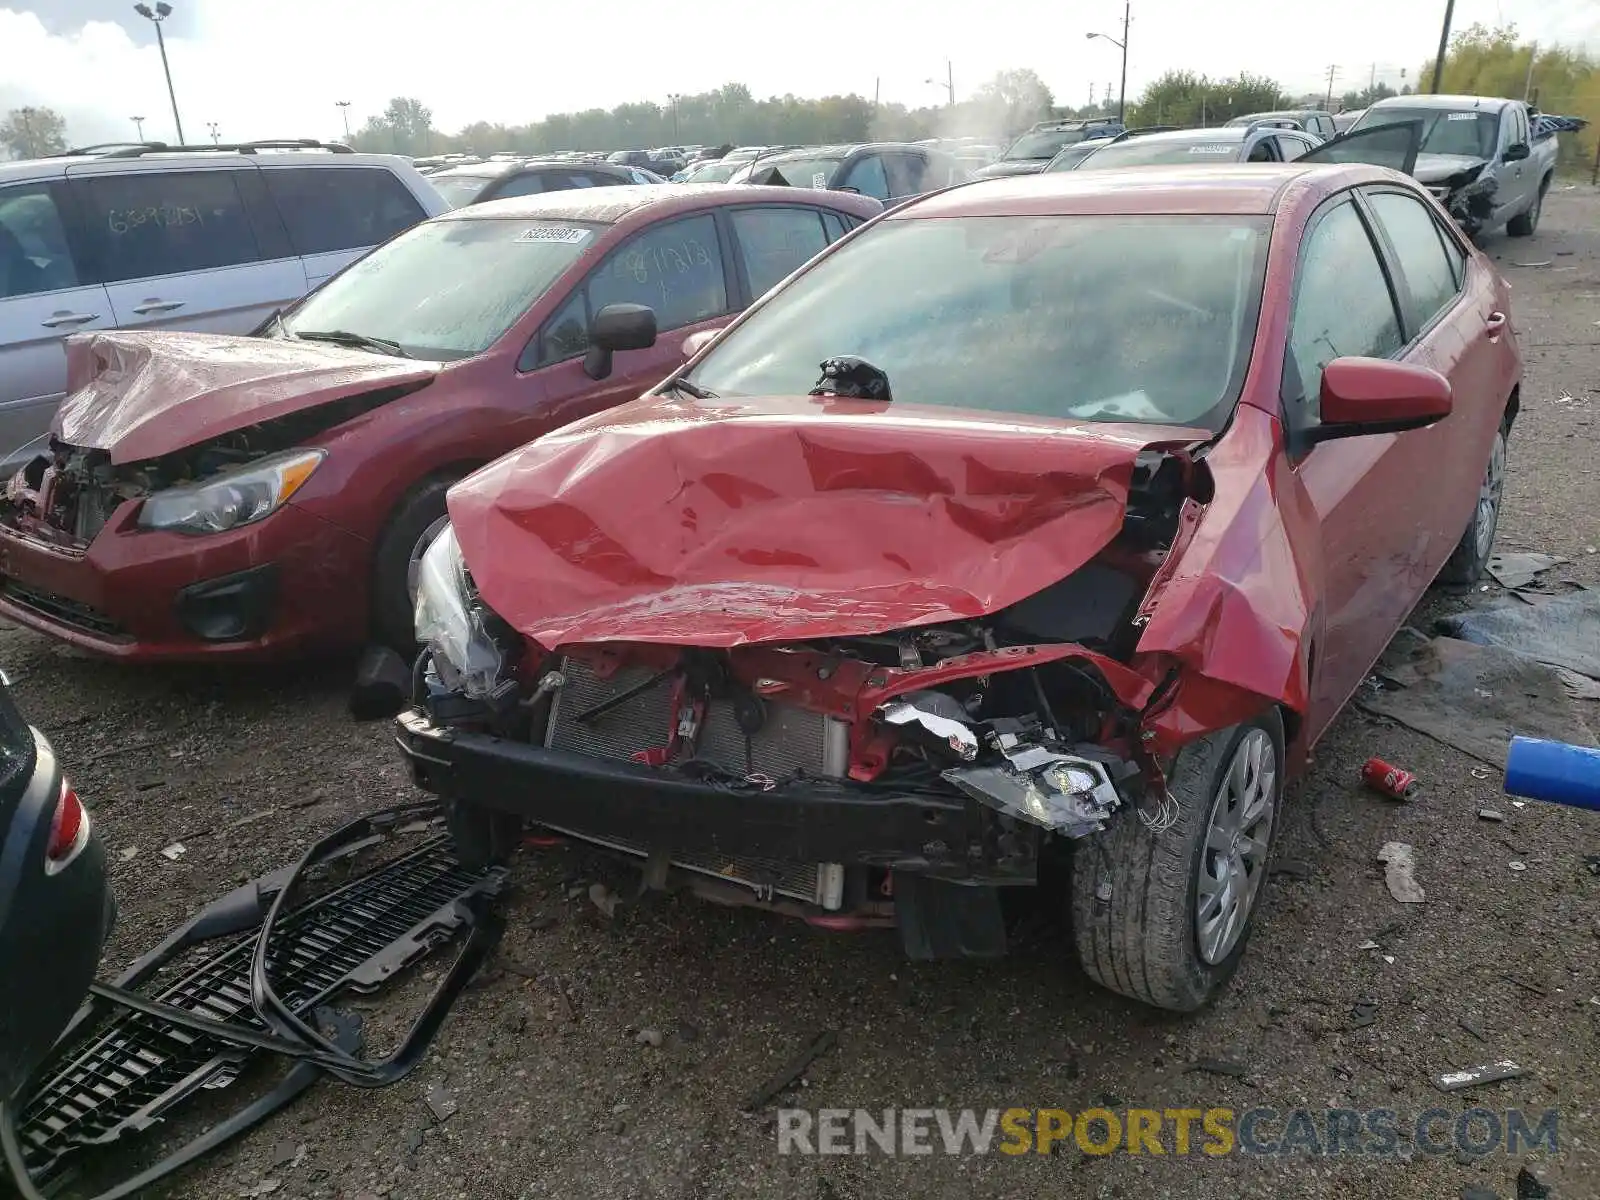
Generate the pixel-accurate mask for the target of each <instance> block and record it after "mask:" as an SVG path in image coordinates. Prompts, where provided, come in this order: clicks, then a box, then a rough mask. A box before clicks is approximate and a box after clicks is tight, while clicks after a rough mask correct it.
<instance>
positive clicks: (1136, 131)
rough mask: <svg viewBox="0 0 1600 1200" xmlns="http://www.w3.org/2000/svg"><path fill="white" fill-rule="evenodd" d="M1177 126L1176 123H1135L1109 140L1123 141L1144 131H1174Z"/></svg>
mask: <svg viewBox="0 0 1600 1200" xmlns="http://www.w3.org/2000/svg"><path fill="white" fill-rule="evenodd" d="M1179 128H1181V126H1178V125H1135V126H1134V127H1133V128H1132V129H1124V130H1123V131H1122V132H1121V133H1119V134H1117V136H1116V137H1114V138H1112V139H1111V140H1112V141H1113V142H1125V141H1127V140H1128V139H1129V138H1136V137H1139V136H1141V135H1142V134H1146V133H1175V132H1177V130H1178V129H1179Z"/></svg>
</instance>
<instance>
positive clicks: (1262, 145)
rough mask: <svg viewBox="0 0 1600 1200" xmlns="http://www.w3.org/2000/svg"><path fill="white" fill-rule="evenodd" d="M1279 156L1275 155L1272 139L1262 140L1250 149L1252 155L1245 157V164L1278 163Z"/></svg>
mask: <svg viewBox="0 0 1600 1200" xmlns="http://www.w3.org/2000/svg"><path fill="white" fill-rule="evenodd" d="M1277 161H1278V156H1277V155H1276V154H1275V153H1274V150H1273V144H1272V138H1271V137H1270V136H1268V137H1264V138H1262V139H1261V140H1260V141H1259V142H1257V143H1256V144H1255V145H1254V146H1251V147H1250V153H1249V154H1248V155H1246V156H1245V162H1277Z"/></svg>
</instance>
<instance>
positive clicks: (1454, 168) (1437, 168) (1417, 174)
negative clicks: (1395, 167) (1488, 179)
mask: <svg viewBox="0 0 1600 1200" xmlns="http://www.w3.org/2000/svg"><path fill="white" fill-rule="evenodd" d="M1488 161H1489V160H1488V159H1486V158H1473V157H1472V156H1471V155H1469V154H1419V155H1417V165H1416V166H1415V167H1413V168H1412V169H1411V175H1412V178H1414V179H1415V180H1416V181H1417V182H1418V183H1434V184H1438V183H1445V182H1447V181H1449V180H1451V179H1453V178H1455V177H1456V176H1457V175H1462V174H1466V175H1468V176H1469V177H1470V176H1473V175H1476V174H1477V172H1479V171H1481V170H1482V169H1483V166H1484V164H1485V163H1487V162H1488Z"/></svg>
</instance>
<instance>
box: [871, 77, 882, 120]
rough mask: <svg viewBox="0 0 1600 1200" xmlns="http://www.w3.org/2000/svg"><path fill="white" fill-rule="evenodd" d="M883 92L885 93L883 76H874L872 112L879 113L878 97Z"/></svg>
mask: <svg viewBox="0 0 1600 1200" xmlns="http://www.w3.org/2000/svg"><path fill="white" fill-rule="evenodd" d="M882 91H883V76H882V75H874V76H873V77H872V111H873V112H877V111H878V95H879V93H880V92H882Z"/></svg>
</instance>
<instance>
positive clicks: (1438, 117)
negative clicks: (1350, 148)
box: [1350, 108, 1500, 158]
mask: <svg viewBox="0 0 1600 1200" xmlns="http://www.w3.org/2000/svg"><path fill="white" fill-rule="evenodd" d="M1401 121H1421V122H1422V141H1421V143H1420V144H1419V145H1418V147H1417V153H1419V154H1460V155H1463V156H1465V157H1467V158H1493V157H1494V150H1495V145H1496V140H1497V139H1498V138H1499V136H1500V118H1499V116H1498V115H1496V114H1495V113H1491V112H1480V111H1478V110H1477V109H1468V110H1465V111H1462V112H1450V111H1448V110H1446V109H1442V108H1369V109H1367V111H1366V112H1365V113H1363V114H1362V115H1361V119H1360V120H1359V121H1357V122H1356V123H1355V124H1354V125H1352V126H1351V127H1350V132H1351V133H1355V132H1357V131H1359V130H1362V129H1372V128H1375V127H1376V126H1379V125H1395V124H1398V123H1399V122H1401Z"/></svg>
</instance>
